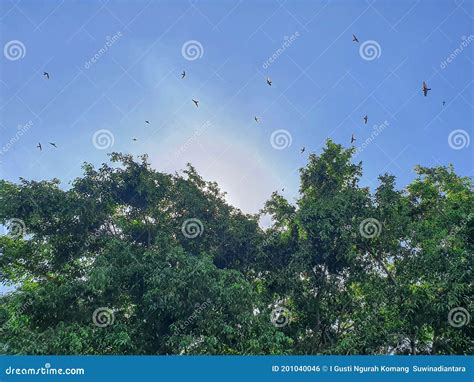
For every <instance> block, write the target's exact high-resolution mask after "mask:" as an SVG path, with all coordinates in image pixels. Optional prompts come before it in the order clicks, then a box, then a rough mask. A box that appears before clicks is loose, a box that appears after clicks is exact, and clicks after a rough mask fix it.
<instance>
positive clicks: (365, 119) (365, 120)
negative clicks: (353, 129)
mask: <svg viewBox="0 0 474 382" xmlns="http://www.w3.org/2000/svg"><path fill="white" fill-rule="evenodd" d="M368 120H369V117H368V116H367V115H366V116H365V117H364V122H365V124H366V125H367V121H368Z"/></svg>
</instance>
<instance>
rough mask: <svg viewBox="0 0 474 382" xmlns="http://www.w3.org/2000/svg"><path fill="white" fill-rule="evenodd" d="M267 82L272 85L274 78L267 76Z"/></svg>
mask: <svg viewBox="0 0 474 382" xmlns="http://www.w3.org/2000/svg"><path fill="white" fill-rule="evenodd" d="M267 84H268V85H269V86H272V80H271V78H270V77H267Z"/></svg>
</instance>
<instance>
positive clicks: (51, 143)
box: [48, 142, 58, 148]
mask: <svg viewBox="0 0 474 382" xmlns="http://www.w3.org/2000/svg"><path fill="white" fill-rule="evenodd" d="M48 143H49V144H50V145H51V146H53V147H56V148H58V146H56V143H54V142H48Z"/></svg>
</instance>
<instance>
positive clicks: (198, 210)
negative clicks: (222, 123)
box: [0, 141, 474, 354]
mask: <svg viewBox="0 0 474 382" xmlns="http://www.w3.org/2000/svg"><path fill="white" fill-rule="evenodd" d="M351 155H352V150H345V149H343V148H342V147H341V146H340V145H337V144H335V143H333V142H331V141H328V143H327V146H326V148H325V150H324V151H323V152H322V154H321V155H320V156H319V157H318V156H316V155H314V154H311V155H310V157H309V162H308V164H307V166H306V167H305V168H303V169H301V187H300V196H299V198H298V200H297V201H296V203H295V204H291V203H290V202H289V201H287V200H286V199H285V198H284V197H282V196H281V195H279V194H278V193H274V194H273V195H272V196H271V198H270V200H269V201H268V202H267V203H266V205H265V206H264V208H263V210H262V213H267V214H270V215H271V217H272V221H273V224H272V226H271V227H269V228H268V229H265V230H264V229H262V228H260V226H259V225H258V218H259V216H253V215H247V214H244V213H242V212H241V211H239V210H238V209H236V208H234V207H232V206H230V205H228V204H227V203H226V201H225V198H224V194H223V193H222V192H221V191H220V190H219V188H218V186H217V184H215V183H213V182H207V181H205V180H203V179H202V178H201V177H200V176H199V174H198V173H197V172H196V170H195V169H194V168H193V167H192V166H190V165H189V166H188V168H187V169H186V170H185V171H184V173H183V174H182V175H180V174H175V175H168V174H163V173H160V172H157V171H155V170H153V169H152V168H151V167H150V165H149V164H148V161H147V158H146V156H144V157H142V158H141V159H140V160H138V161H135V160H134V159H133V158H132V157H131V156H127V155H121V154H112V155H111V164H104V165H102V167H100V168H98V169H95V168H94V167H93V166H91V165H90V164H85V165H84V175H83V176H82V177H81V178H78V179H76V180H75V181H74V182H73V184H72V185H71V187H70V188H69V189H67V190H64V189H63V188H61V187H60V184H59V181H57V180H52V181H42V182H32V181H27V180H23V179H21V180H20V183H18V184H13V183H11V182H7V181H0V223H1V224H3V225H4V227H6V230H7V231H8V232H6V234H5V235H3V236H0V281H1V282H3V283H5V284H10V285H14V286H16V289H15V290H14V291H13V292H10V293H8V294H6V295H4V296H2V297H1V298H0V304H1V306H0V329H1V337H0V345H1V351H2V352H3V353H8V354H12V353H13V354H387V353H396V354H408V353H410V354H468V353H472V352H473V350H474V349H473V341H472V334H473V326H472V322H470V313H471V312H472V306H471V303H472V300H473V273H472V272H473V237H474V235H473V234H474V232H473V231H474V227H473V222H474V215H473V209H472V206H473V205H474V194H473V187H472V183H471V181H470V180H469V179H468V178H462V177H459V176H457V175H456V174H455V173H454V171H453V169H452V168H451V167H437V168H423V167H417V168H416V172H417V177H416V179H415V180H414V181H413V182H412V183H411V184H410V185H409V186H408V187H406V189H405V190H402V191H400V190H397V189H395V178H394V177H393V176H390V175H387V174H385V175H383V176H381V177H380V178H379V180H380V183H379V186H378V188H377V189H376V190H375V192H374V193H371V192H370V190H369V189H368V188H363V187H360V186H359V178H360V177H361V175H362V164H361V163H359V164H354V163H352V162H351ZM190 222H191V223H192V224H194V225H193V226H192V227H190V226H187V224H188V223H190ZM98 312H99V313H98ZM275 312H276V313H275ZM281 312H283V313H281ZM459 312H460V313H459ZM272 313H273V314H272Z"/></svg>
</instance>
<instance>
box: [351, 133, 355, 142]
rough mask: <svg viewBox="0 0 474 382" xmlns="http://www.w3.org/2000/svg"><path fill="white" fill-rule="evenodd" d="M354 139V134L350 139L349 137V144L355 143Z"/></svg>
mask: <svg viewBox="0 0 474 382" xmlns="http://www.w3.org/2000/svg"><path fill="white" fill-rule="evenodd" d="M355 140H356V139H355V138H354V134H352V137H351V144H352V143H354V142H355Z"/></svg>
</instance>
